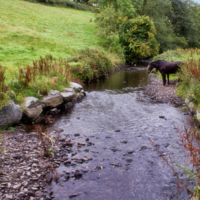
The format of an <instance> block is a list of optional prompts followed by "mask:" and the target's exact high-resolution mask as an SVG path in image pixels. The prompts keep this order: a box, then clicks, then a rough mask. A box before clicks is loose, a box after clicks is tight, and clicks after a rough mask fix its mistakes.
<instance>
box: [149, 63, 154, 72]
mask: <svg viewBox="0 0 200 200" xmlns="http://www.w3.org/2000/svg"><path fill="white" fill-rule="evenodd" d="M152 69H153V66H152V64H151V63H149V64H148V74H149V73H150V72H151V70H152Z"/></svg>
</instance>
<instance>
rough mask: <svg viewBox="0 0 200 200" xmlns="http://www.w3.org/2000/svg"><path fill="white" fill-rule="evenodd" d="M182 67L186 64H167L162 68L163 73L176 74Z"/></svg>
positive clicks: (178, 62) (179, 62)
mask: <svg viewBox="0 0 200 200" xmlns="http://www.w3.org/2000/svg"><path fill="white" fill-rule="evenodd" d="M181 65H185V63H184V62H181V61H177V62H166V63H165V65H163V66H162V71H164V72H165V73H166V74H174V73H176V72H177V71H178V70H179V69H180V67H181Z"/></svg>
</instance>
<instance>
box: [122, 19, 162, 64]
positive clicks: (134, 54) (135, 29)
mask: <svg viewBox="0 0 200 200" xmlns="http://www.w3.org/2000/svg"><path fill="white" fill-rule="evenodd" d="M155 33H156V30H155V27H154V24H153V22H152V21H151V20H150V18H149V17H145V16H139V17H137V18H134V19H127V18H126V19H124V22H123V24H122V26H121V28H120V30H119V42H120V43H121V45H122V46H123V47H124V54H125V58H126V61H127V62H128V63H132V62H135V61H137V60H141V59H143V58H148V57H152V56H155V55H156V54H158V50H159V45H158V43H157V41H156V39H155V36H154V35H155Z"/></svg>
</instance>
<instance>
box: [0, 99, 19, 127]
mask: <svg viewBox="0 0 200 200" xmlns="http://www.w3.org/2000/svg"><path fill="white" fill-rule="evenodd" d="M21 118H22V111H21V108H20V106H19V105H16V104H15V103H14V102H13V101H12V100H11V101H10V103H8V105H7V106H4V107H3V108H2V109H1V110H0V127H1V128H2V129H6V128H8V127H9V126H12V125H13V124H17V123H19V122H20V120H21Z"/></svg>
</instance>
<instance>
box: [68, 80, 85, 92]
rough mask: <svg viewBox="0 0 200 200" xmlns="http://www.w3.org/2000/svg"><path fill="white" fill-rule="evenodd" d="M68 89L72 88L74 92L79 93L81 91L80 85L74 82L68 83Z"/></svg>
mask: <svg viewBox="0 0 200 200" xmlns="http://www.w3.org/2000/svg"><path fill="white" fill-rule="evenodd" d="M69 87H70V88H73V89H74V90H75V91H76V92H80V91H81V90H83V87H82V86H81V85H80V84H78V83H74V82H70V85H69Z"/></svg>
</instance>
